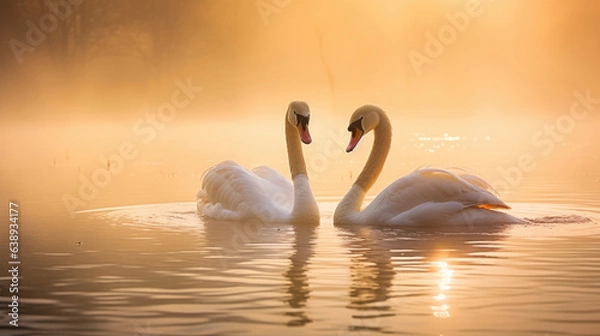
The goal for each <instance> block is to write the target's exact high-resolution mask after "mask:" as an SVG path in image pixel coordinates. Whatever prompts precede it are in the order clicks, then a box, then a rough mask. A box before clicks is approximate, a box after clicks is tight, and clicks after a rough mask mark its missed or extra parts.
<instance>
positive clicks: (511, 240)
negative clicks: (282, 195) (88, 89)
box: [0, 188, 600, 336]
mask: <svg viewBox="0 0 600 336" xmlns="http://www.w3.org/2000/svg"><path fill="white" fill-rule="evenodd" d="M592 189H593V188H592ZM596 190H598V189H596ZM561 195H562V197H550V196H551V195H549V194H544V195H543V197H542V196H540V198H538V199H535V200H532V201H531V202H511V205H512V206H513V210H512V211H511V213H513V214H515V215H517V216H523V217H526V218H529V219H531V220H532V223H530V224H525V225H510V226H503V227H493V228H482V227H471V228H467V227H465V228H464V230H460V231H453V232H440V231H439V230H438V231H433V230H430V231H419V230H414V229H413V230H403V229H398V228H395V229H390V228H368V227H363V228H355V229H347V228H338V227H335V226H333V224H332V212H333V210H334V208H335V205H336V204H337V199H328V198H321V199H319V205H320V208H321V211H322V221H321V225H320V226H318V227H314V228H308V227H294V226H291V225H284V224H272V225H264V224H256V223H238V224H234V223H205V222H203V221H202V219H201V218H200V217H199V216H198V214H197V213H196V209H195V204H194V203H192V202H187V203H169V204H150V205H140V206H127V207H119V208H108V209H99V210H94V211H89V212H85V213H80V214H78V215H77V216H76V217H75V219H71V218H67V217H64V218H63V217H61V216H43V215H38V216H37V217H34V216H30V217H29V218H28V220H27V224H26V226H25V224H24V226H23V232H22V233H21V235H22V237H21V244H22V252H21V256H20V257H21V261H22V267H21V273H20V274H21V280H20V287H21V290H20V307H21V309H20V318H19V325H20V327H19V328H9V327H8V326H7V323H6V322H4V323H3V324H2V327H1V328H2V329H0V332H1V333H2V335H65V336H66V335H144V336H146V335H285V334H288V335H356V336H362V335H379V334H389V335H435V336H440V335H444V336H448V335H531V336H534V335H538V336H542V335H597V334H598V330H600V193H598V192H589V193H585V194H584V193H580V194H561ZM1 258H6V256H5V254H3V255H2V256H1ZM0 261H5V260H0ZM4 264H5V265H6V262H4ZM6 280H8V277H2V282H3V283H6V282H5V281H6ZM5 292H6V290H5V289H4V288H3V289H2V297H1V298H2V306H4V307H6V304H7V303H8V298H7V296H6V293H5ZM3 311H4V309H3ZM3 318H4V319H6V316H4V317H3Z"/></svg>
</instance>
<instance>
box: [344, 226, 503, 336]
mask: <svg viewBox="0 0 600 336" xmlns="http://www.w3.org/2000/svg"><path fill="white" fill-rule="evenodd" d="M505 227H506V226H505V225H495V226H491V227H486V228H481V230H479V231H478V232H476V233H473V232H467V233H465V232H452V231H449V230H448V231H435V232H434V231H423V230H417V229H413V230H401V229H398V228H382V227H343V228H338V230H339V234H340V235H341V238H342V240H343V241H344V243H345V246H346V248H347V249H348V251H349V254H350V255H351V256H352V257H351V263H352V264H351V266H350V276H351V285H350V290H349V301H350V304H349V305H348V308H350V309H354V310H355V311H356V312H355V313H354V314H353V315H352V319H353V320H352V322H351V325H350V326H348V330H349V331H366V332H378V333H386V332H391V330H388V326H389V327H391V326H393V325H394V323H396V322H397V318H398V317H400V316H402V315H420V316H426V315H429V316H433V317H434V318H450V317H451V315H450V310H451V302H450V300H449V297H451V296H450V295H449V294H450V291H451V289H452V287H451V283H452V278H453V276H454V275H455V272H456V269H455V268H454V266H453V265H452V263H453V260H457V259H461V258H466V257H472V255H473V253H476V252H477V253H480V252H489V251H492V250H495V249H496V248H495V247H493V246H492V245H491V244H489V241H490V240H498V239H501V238H502V237H503V236H502V235H501V234H500V233H501V231H503V230H504V228H505ZM437 229H439V228H437ZM480 241H486V244H477V243H473V242H480ZM404 270H406V272H405V271H404ZM415 270H417V271H418V272H415ZM394 317H395V318H394ZM386 318H394V319H393V320H390V321H389V322H386V323H384V321H385V319H386Z"/></svg>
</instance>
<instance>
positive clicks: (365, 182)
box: [333, 105, 524, 226]
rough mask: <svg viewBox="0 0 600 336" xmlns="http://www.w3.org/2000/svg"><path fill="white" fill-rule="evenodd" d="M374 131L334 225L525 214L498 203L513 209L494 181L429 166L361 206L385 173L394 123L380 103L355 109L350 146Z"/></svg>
mask: <svg viewBox="0 0 600 336" xmlns="http://www.w3.org/2000/svg"><path fill="white" fill-rule="evenodd" d="M371 130H372V131H373V133H374V134H375V139H374V142H373V148H372V149H371V154H370V155H369V158H368V160H367V163H366V164H365V167H364V168H363V170H362V172H361V173H360V175H359V176H358V178H357V179H356V182H354V185H352V187H351V188H350V190H349V191H348V193H347V194H346V195H345V196H344V198H343V199H342V200H341V202H340V203H339V204H338V206H337V208H336V209H335V213H334V217H333V220H334V224H336V225H368V224H370V225H390V226H396V225H427V224H444V225H447V224H451V225H459V224H466V225H469V226H470V225H477V224H478V225H483V224H499V223H520V222H524V221H523V220H521V219H519V218H516V217H513V216H510V215H508V214H506V213H503V212H499V211H495V209H509V206H507V205H506V204H504V202H502V201H501V200H500V199H498V198H497V197H496V196H494V195H493V194H492V193H491V192H490V190H493V189H492V188H491V186H490V185H489V184H488V183H487V182H485V181H484V180H482V179H481V178H479V177H476V176H473V175H457V174H454V173H452V172H449V171H446V170H443V169H435V168H426V169H418V170H416V171H414V172H413V173H411V174H409V175H407V176H405V177H402V178H400V179H398V180H396V181H395V182H393V183H392V184H390V185H389V186H388V187H387V188H385V189H384V190H383V191H382V192H381V193H380V194H379V195H378V196H377V197H375V199H374V200H373V201H372V202H371V203H370V204H369V205H368V206H367V207H366V208H365V209H364V210H362V211H361V204H362V203H363V200H364V198H365V195H366V193H367V191H368V190H369V189H370V188H371V186H372V185H373V183H375V181H376V180H377V177H378V176H379V174H380V173H381V170H382V168H383V165H384V163H385V159H386V157H387V155H388V152H389V150H390V143H391V139H392V127H391V124H390V121H389V119H388V117H387V115H386V114H385V112H383V110H381V109H380V108H378V107H376V106H372V105H366V106H363V107H361V108H359V109H358V110H356V111H355V112H354V114H352V117H351V118H350V126H348V131H349V132H352V137H351V139H350V143H349V145H348V148H346V152H350V151H352V150H353V149H354V147H355V146H356V145H357V144H358V142H359V141H360V139H361V138H362V136H363V135H364V134H366V133H368V132H370V131H371Z"/></svg>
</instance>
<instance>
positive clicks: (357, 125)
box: [348, 117, 365, 137]
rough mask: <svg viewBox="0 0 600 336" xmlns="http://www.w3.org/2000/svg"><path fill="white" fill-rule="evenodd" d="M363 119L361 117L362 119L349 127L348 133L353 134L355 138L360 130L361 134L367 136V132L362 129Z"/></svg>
mask: <svg viewBox="0 0 600 336" xmlns="http://www.w3.org/2000/svg"><path fill="white" fill-rule="evenodd" d="M363 118H364V117H360V119H357V120H356V121H354V122H352V123H351V124H350V125H349V126H348V132H352V136H353V137H354V136H355V135H356V130H359V131H360V132H361V134H365V130H364V129H363V127H362V120H363Z"/></svg>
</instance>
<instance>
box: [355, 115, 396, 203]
mask: <svg viewBox="0 0 600 336" xmlns="http://www.w3.org/2000/svg"><path fill="white" fill-rule="evenodd" d="M373 133H374V135H375V139H374V140H373V147H372V148H371V154H370V155H369V158H368V159H367V163H365V166H364V168H363V170H362V172H361V173H360V175H359V176H358V178H357V179H356V182H354V184H355V185H358V186H360V187H361V188H362V190H364V191H365V193H366V192H367V191H369V189H371V187H372V186H373V184H374V183H375V181H377V178H378V177H379V174H381V171H382V170H383V165H384V164H385V160H386V158H387V156H388V153H389V151H390V146H391V143H392V125H391V123H390V120H389V119H388V117H387V116H386V115H385V114H384V113H383V112H380V113H379V124H378V125H377V126H376V127H375V129H374V130H373Z"/></svg>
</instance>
